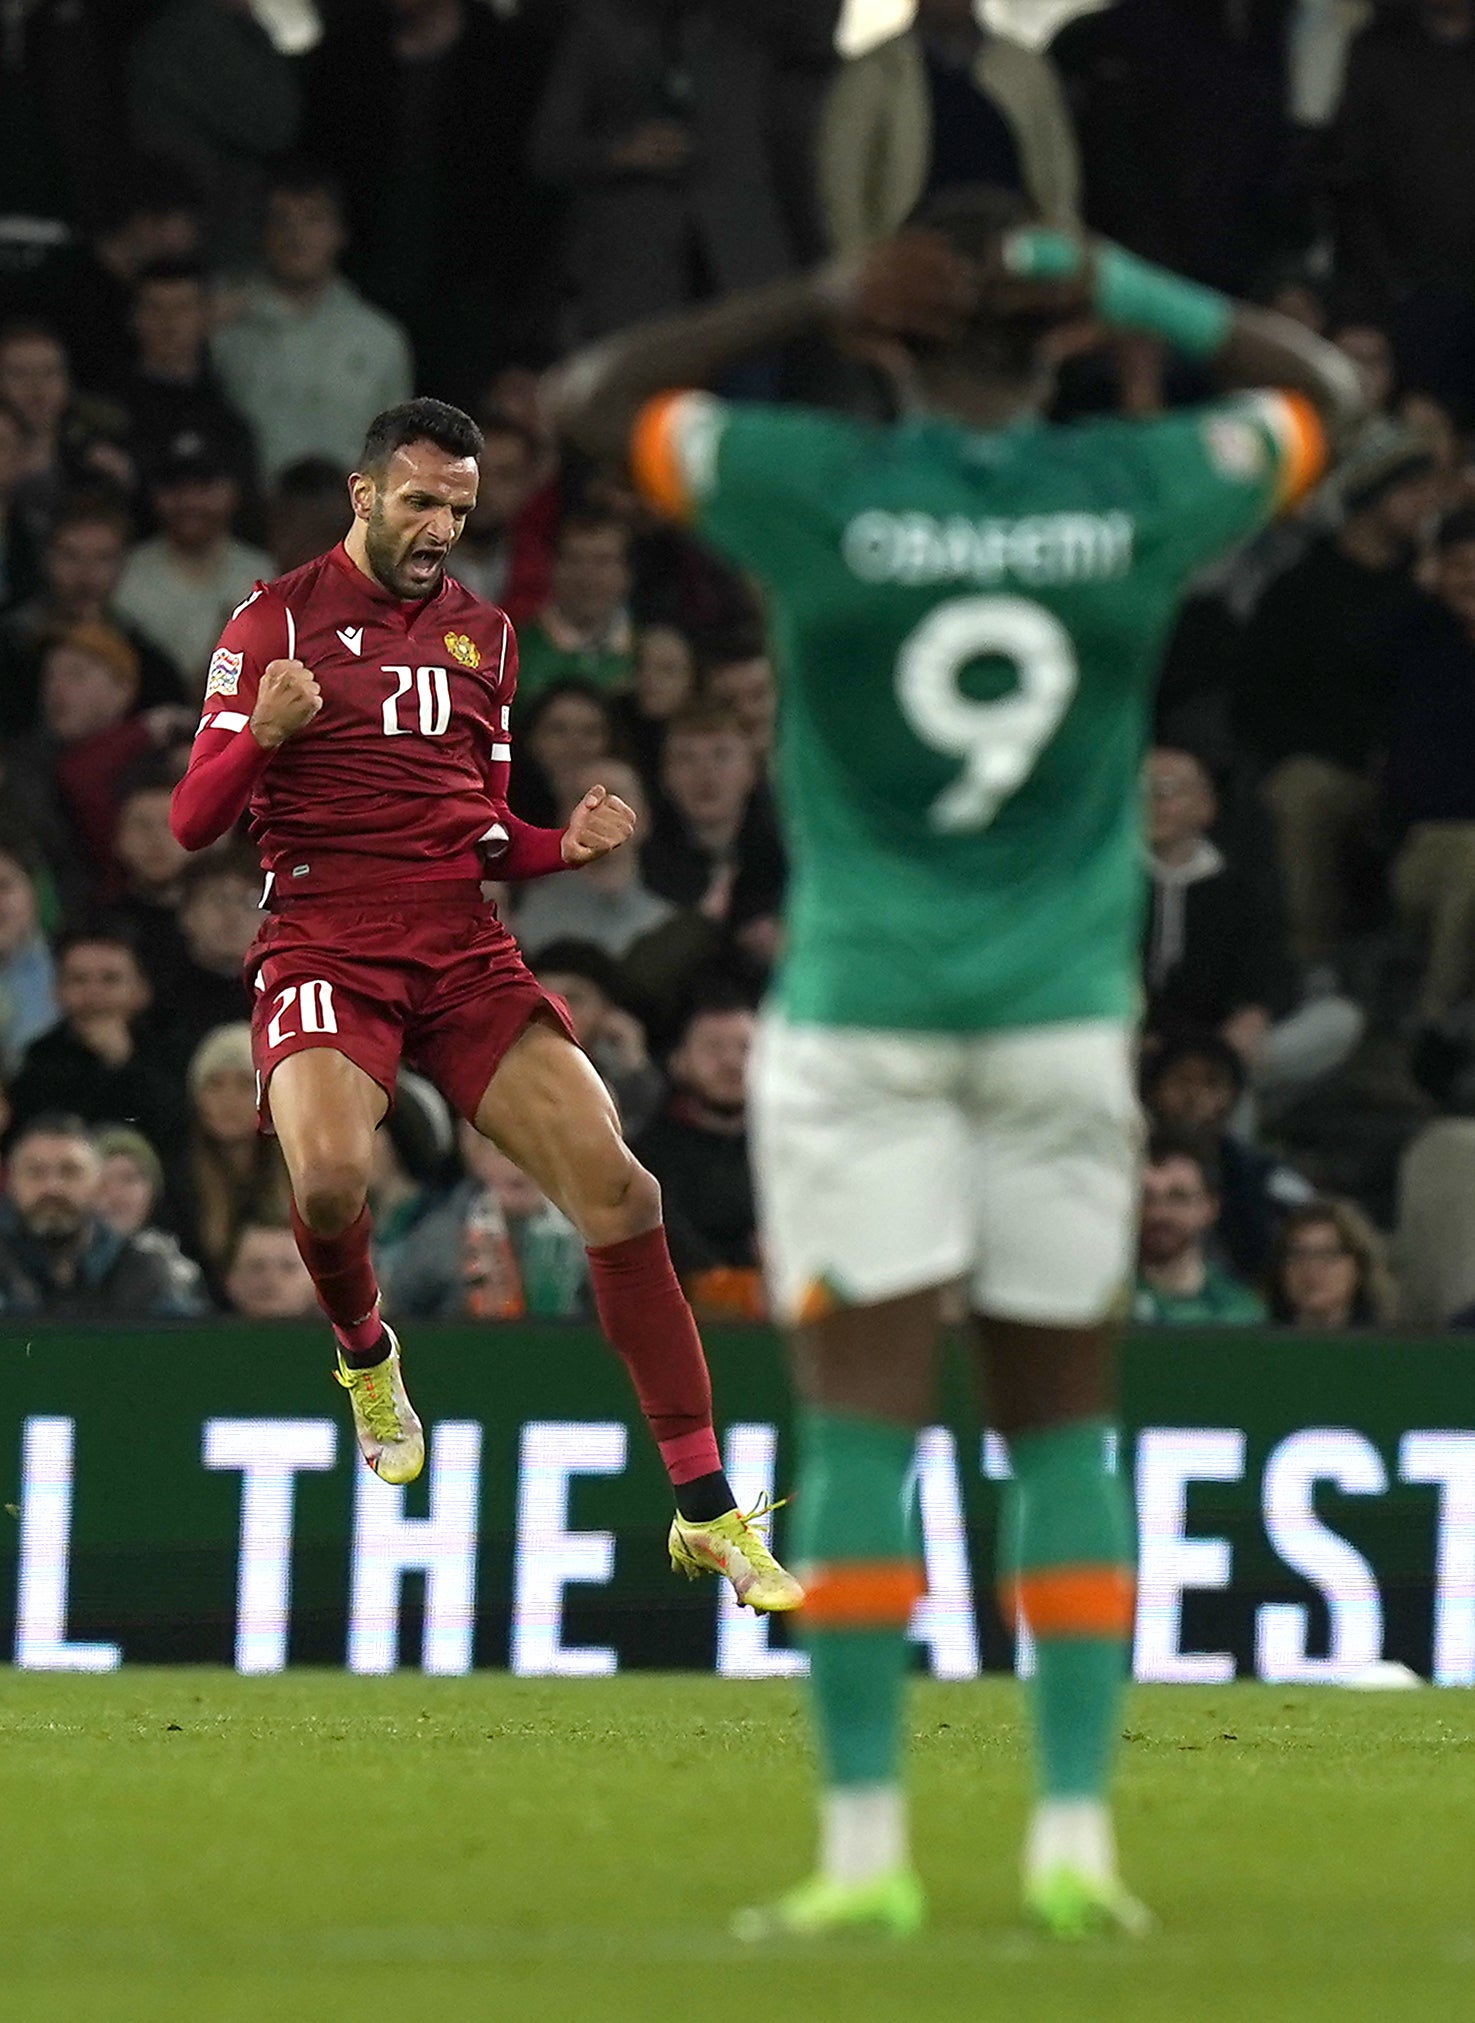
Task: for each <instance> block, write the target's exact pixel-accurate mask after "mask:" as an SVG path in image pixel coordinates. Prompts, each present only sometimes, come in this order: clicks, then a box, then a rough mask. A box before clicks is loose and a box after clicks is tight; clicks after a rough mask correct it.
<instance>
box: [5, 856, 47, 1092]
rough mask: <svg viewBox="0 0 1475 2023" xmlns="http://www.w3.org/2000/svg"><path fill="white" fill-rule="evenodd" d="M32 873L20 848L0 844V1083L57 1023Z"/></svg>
mask: <svg viewBox="0 0 1475 2023" xmlns="http://www.w3.org/2000/svg"><path fill="white" fill-rule="evenodd" d="M37 868H38V867H37V863H36V860H35V858H33V857H32V856H31V855H30V854H29V852H28V851H27V850H26V849H25V846H24V845H23V844H21V843H18V842H16V841H14V840H10V841H0V1081H3V1080H4V1079H5V1078H6V1077H7V1076H8V1075H12V1074H14V1072H15V1070H16V1068H17V1067H18V1066H19V1065H20V1062H21V1058H22V1056H23V1055H24V1053H25V1051H26V1049H27V1047H28V1046H29V1045H30V1044H31V1042H32V1040H35V1039H39V1038H40V1036H41V1034H42V1033H44V1032H48V1031H49V1030H50V1029H51V1027H52V1026H53V1025H55V1023H56V1017H57V1004H56V967H55V964H54V963H53V961H52V957H51V945H50V943H49V942H48V941H47V939H46V936H45V934H44V933H43V932H42V928H41V910H40V906H39V903H38V901H37V896H36V872H37Z"/></svg>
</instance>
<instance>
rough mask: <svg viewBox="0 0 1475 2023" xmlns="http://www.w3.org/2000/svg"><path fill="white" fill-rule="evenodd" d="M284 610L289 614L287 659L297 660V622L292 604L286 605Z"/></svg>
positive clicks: (283, 607)
mask: <svg viewBox="0 0 1475 2023" xmlns="http://www.w3.org/2000/svg"><path fill="white" fill-rule="evenodd" d="M282 609H283V610H284V611H285V612H286V614H287V658H288V660H295V659H296V658H297V620H296V619H295V618H294V617H293V616H292V607H291V605H290V604H284V605H283V606H282Z"/></svg>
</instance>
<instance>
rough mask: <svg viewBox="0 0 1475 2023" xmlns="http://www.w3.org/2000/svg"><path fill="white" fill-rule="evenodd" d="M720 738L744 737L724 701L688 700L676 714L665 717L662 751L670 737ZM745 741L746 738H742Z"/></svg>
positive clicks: (740, 727) (741, 728)
mask: <svg viewBox="0 0 1475 2023" xmlns="http://www.w3.org/2000/svg"><path fill="white" fill-rule="evenodd" d="M678 737H680V738H686V737H695V738H720V737H738V738H742V737H744V733H743V727H742V725H741V724H740V723H739V722H738V720H737V717H736V716H735V715H734V713H733V712H732V711H731V710H730V709H729V708H728V707H727V704H726V703H725V702H711V701H702V700H698V701H697V702H689V703H687V704H686V705H685V706H684V707H683V708H681V709H679V710H677V712H676V714H675V715H674V716H672V717H668V718H667V719H666V737H665V742H664V744H663V745H662V747H661V749H662V751H665V750H666V749H667V747H669V745H670V743H671V740H672V738H678ZM744 742H746V738H744Z"/></svg>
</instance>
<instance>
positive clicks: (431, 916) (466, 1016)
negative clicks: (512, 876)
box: [246, 884, 577, 1121]
mask: <svg viewBox="0 0 1475 2023" xmlns="http://www.w3.org/2000/svg"><path fill="white" fill-rule="evenodd" d="M253 970H254V971H255V982H256V999H255V1008H254V1012H253V1015H252V1019H251V1046H252V1053H253V1055H254V1057H255V1062H256V1073H257V1076H258V1080H259V1087H260V1089H261V1100H262V1116H263V1121H265V1120H266V1118H267V1102H268V1091H269V1088H270V1083H271V1077H272V1074H273V1071H274V1070H275V1069H276V1067H277V1066H278V1065H279V1063H280V1062H282V1061H284V1060H286V1059H287V1057H288V1055H289V1054H297V1053H301V1052H303V1051H304V1050H305V1049H306V1048H308V1047H334V1048H336V1049H337V1051H338V1052H339V1053H341V1054H346V1055H347V1057H348V1059H349V1060H351V1061H352V1062H353V1063H354V1065H355V1066H356V1067H359V1068H362V1069H363V1071H364V1073H365V1074H366V1075H371V1076H372V1077H373V1079H374V1080H375V1081H376V1082H377V1083H378V1084H379V1086H380V1087H381V1088H382V1089H383V1090H384V1091H385V1093H386V1094H387V1095H388V1096H389V1098H390V1100H391V1101H393V1099H394V1080H395V1074H396V1072H397V1070H398V1068H399V1064H400V1061H401V1058H403V1060H404V1062H405V1065H406V1066H407V1067H411V1068H415V1069H418V1070H419V1072H420V1073H421V1074H422V1075H425V1076H427V1077H428V1078H429V1079H430V1080H431V1081H432V1082H434V1083H435V1085H436V1087H437V1088H438V1089H439V1090H440V1092H441V1094H442V1095H443V1096H444V1097H445V1098H446V1100H447V1102H449V1103H450V1104H451V1105H452V1106H453V1107H454V1108H455V1109H456V1110H458V1111H459V1112H460V1114H461V1115H462V1116H463V1117H468V1118H470V1117H474V1116H475V1114H476V1109H477V1106H478V1104H479V1103H480V1102H481V1099H482V1096H483V1095H484V1094H485V1092H486V1087H487V1084H488V1083H489V1082H490V1081H491V1079H492V1076H493V1075H494V1074H495V1073H496V1071H497V1066H498V1063H499V1062H500V1061H501V1059H502V1056H503V1055H504V1054H505V1053H506V1051H507V1049H508V1048H509V1047H510V1046H511V1044H512V1042H513V1041H514V1040H515V1039H516V1038H517V1036H518V1034H519V1033H520V1032H521V1031H522V1029H523V1027H524V1026H525V1025H526V1024H527V1022H528V1020H529V1019H530V1018H534V1017H539V1016H541V1017H544V1018H547V1019H548V1020H549V1021H550V1022H551V1023H552V1024H553V1025H555V1026H557V1027H558V1029H559V1030H560V1031H561V1032H564V1033H566V1034H567V1035H568V1037H569V1038H570V1039H571V1040H572V1039H573V1038H574V1030H573V1027H572V1025H571V1024H570V1023H569V1017H568V1012H567V1010H566V1009H565V1007H564V1004H563V1001H562V1000H561V999H560V998H556V997H551V996H550V995H549V994H548V992H547V991H545V990H544V989H543V987H542V985H541V984H540V983H539V982H538V981H537V979H536V978H535V977H534V976H533V975H532V973H531V971H530V970H529V969H528V967H527V965H526V964H525V963H524V961H523V959H522V956H521V954H520V953H519V952H518V947H517V943H516V942H515V941H514V940H513V938H512V936H511V935H510V934H509V933H508V932H507V929H506V928H505V927H504V926H503V925H502V923H501V921H500V920H499V919H498V918H497V915H496V913H495V912H494V911H493V909H492V908H491V907H490V906H488V905H487V904H486V902H485V901H484V900H483V899H482V897H481V893H480V890H479V888H478V887H477V886H475V885H472V884H468V885H456V886H451V887H446V888H433V887H432V888H429V890H428V891H427V892H426V893H425V894H423V895H422V894H421V893H418V892H416V893H412V894H411V895H410V896H408V897H407V896H405V894H404V890H403V888H400V889H399V890H398V891H393V890H392V891H391V892H390V893H387V894H386V895H385V897H384V898H383V900H381V901H380V902H379V903H377V904H373V905H370V904H367V903H366V902H365V900H364V899H363V897H362V896H361V895H355V896H354V897H353V898H352V899H317V900H312V899H301V900H293V901H288V902H287V903H286V904H285V905H283V906H282V907H281V908H280V910H279V911H277V912H275V913H273V914H272V916H271V918H270V919H269V920H268V921H267V923H266V925H265V926H264V927H263V928H262V930H261V932H260V934H259V935H258V936H257V937H256V941H255V943H254V944H253V946H252V949H251V952H250V954H249V955H248V956H247V958H246V973H247V975H248V976H250V975H251V973H252V971H253ZM576 1044H577V1042H576Z"/></svg>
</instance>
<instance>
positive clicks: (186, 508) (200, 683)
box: [117, 435, 273, 701]
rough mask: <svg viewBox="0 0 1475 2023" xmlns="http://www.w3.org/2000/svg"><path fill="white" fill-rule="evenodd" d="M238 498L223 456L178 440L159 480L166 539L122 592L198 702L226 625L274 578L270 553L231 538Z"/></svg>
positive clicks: (156, 543)
mask: <svg viewBox="0 0 1475 2023" xmlns="http://www.w3.org/2000/svg"><path fill="white" fill-rule="evenodd" d="M240 496H241V493H240V486H239V484H238V483H237V481H236V479H235V477H234V476H233V475H232V473H231V468H230V460H229V458H228V456H227V455H226V454H225V452H224V451H223V450H221V449H220V448H219V446H218V445H216V444H214V443H210V442H207V441H205V439H204V438H203V437H202V436H192V435H184V436H180V437H179V438H178V439H177V440H176V441H175V442H173V443H171V444H170V446H169V449H168V452H167V453H166V455H165V457H164V460H163V462H162V463H160V464H159V466H158V468H157V470H156V471H155V473H154V478H153V485H152V490H151V497H152V500H153V506H154V511H155V513H156V514H157V516H158V520H159V526H160V532H159V533H157V534H155V535H154V536H153V538H152V539H151V540H147V541H144V542H142V543H140V545H139V546H138V547H136V548H135V549H134V551H133V553H132V554H131V555H130V556H129V558H128V562H127V566H126V567H125V568H124V571H123V576H122V580H121V581H120V582H119V584H118V592H117V604H118V609H119V611H120V612H122V614H123V616H124V617H125V618H126V619H128V620H130V621H131V622H132V623H133V624H134V625H136V626H137V627H138V629H139V631H140V632H141V633H143V635H144V637H145V638H146V639H149V640H151V641H152V642H153V644H154V645H155V646H157V647H158V648H159V650H160V652H161V653H167V654H168V655H169V658H170V659H171V660H172V661H173V663H174V667H175V670H176V672H177V674H178V676H179V681H180V686H181V687H182V689H183V690H184V692H185V694H186V695H188V696H190V697H192V698H193V699H194V700H196V701H198V700H199V699H200V698H201V697H203V695H204V693H205V677H206V673H207V671H208V669H209V666H210V656H211V654H212V653H213V652H214V650H215V646H216V643H217V641H218V640H219V638H220V635H221V633H222V631H223V630H224V629H225V624H226V621H227V619H228V618H229V617H230V615H231V613H232V611H234V609H235V607H236V606H237V605H238V604H239V603H240V602H241V600H242V598H243V597H248V596H249V595H250V594H251V588H252V586H253V584H255V583H256V582H257V581H258V580H259V579H264V578H269V577H270V576H271V575H272V573H273V565H272V559H271V557H270V555H268V554H267V553H266V552H265V550H264V549H261V548H251V547H248V546H247V545H246V543H245V542H244V541H238V540H236V538H235V537H234V535H233V534H232V533H231V531H230V530H231V523H232V521H233V520H234V519H235V515H236V509H237V507H238V506H239V504H240Z"/></svg>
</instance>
